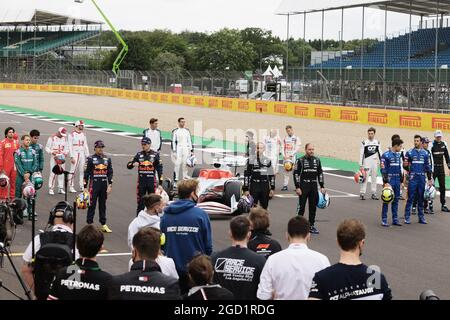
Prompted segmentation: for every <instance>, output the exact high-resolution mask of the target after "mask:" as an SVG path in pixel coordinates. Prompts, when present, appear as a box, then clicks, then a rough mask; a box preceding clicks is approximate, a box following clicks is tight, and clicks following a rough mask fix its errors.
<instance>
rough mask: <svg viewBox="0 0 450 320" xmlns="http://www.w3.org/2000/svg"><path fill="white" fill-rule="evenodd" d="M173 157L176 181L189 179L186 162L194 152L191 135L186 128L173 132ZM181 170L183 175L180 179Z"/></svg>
mask: <svg viewBox="0 0 450 320" xmlns="http://www.w3.org/2000/svg"><path fill="white" fill-rule="evenodd" d="M172 152H173V153H172V155H173V160H174V162H175V172H174V180H175V181H179V180H180V179H186V178H188V175H187V173H188V170H187V165H186V160H187V159H188V158H189V156H190V155H191V154H192V153H193V152H194V149H193V147H192V138H191V133H190V132H189V130H188V129H186V128H176V129H174V130H173V131H172ZM180 169H182V175H181V177H180Z"/></svg>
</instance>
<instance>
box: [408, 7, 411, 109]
mask: <svg viewBox="0 0 450 320" xmlns="http://www.w3.org/2000/svg"><path fill="white" fill-rule="evenodd" d="M411 6H412V1H409V34H408V110H410V109H411V32H412V29H411V15H412V12H411Z"/></svg>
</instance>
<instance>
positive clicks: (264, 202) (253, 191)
mask: <svg viewBox="0 0 450 320" xmlns="http://www.w3.org/2000/svg"><path fill="white" fill-rule="evenodd" d="M269 193H270V185H269V182H268V181H266V182H251V183H250V195H251V196H252V197H253V201H254V205H255V206H256V205H257V204H258V203H259V205H260V206H261V207H263V208H264V209H267V207H268V206H269Z"/></svg>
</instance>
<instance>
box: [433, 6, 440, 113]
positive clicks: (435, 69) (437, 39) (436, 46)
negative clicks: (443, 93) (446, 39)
mask: <svg viewBox="0 0 450 320" xmlns="http://www.w3.org/2000/svg"><path fill="white" fill-rule="evenodd" d="M438 28H439V0H436V41H435V48H434V108H435V109H436V110H437V109H438V108H439V104H438V66H437V65H438V49H439V33H438V30H439V29H438Z"/></svg>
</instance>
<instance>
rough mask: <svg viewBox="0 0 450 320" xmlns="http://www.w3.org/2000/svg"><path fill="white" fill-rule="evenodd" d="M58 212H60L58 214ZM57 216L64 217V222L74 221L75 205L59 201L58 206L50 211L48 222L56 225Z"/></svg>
mask: <svg viewBox="0 0 450 320" xmlns="http://www.w3.org/2000/svg"><path fill="white" fill-rule="evenodd" d="M58 212H59V213H60V214H58V215H57V213H58ZM61 213H62V215H61ZM55 218H62V219H63V221H64V223H73V220H74V219H73V207H72V206H71V205H70V204H69V203H68V202H66V201H60V202H58V203H57V204H56V206H55V207H54V208H53V209H52V210H51V211H50V217H49V218H48V224H50V225H54V223H55Z"/></svg>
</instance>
